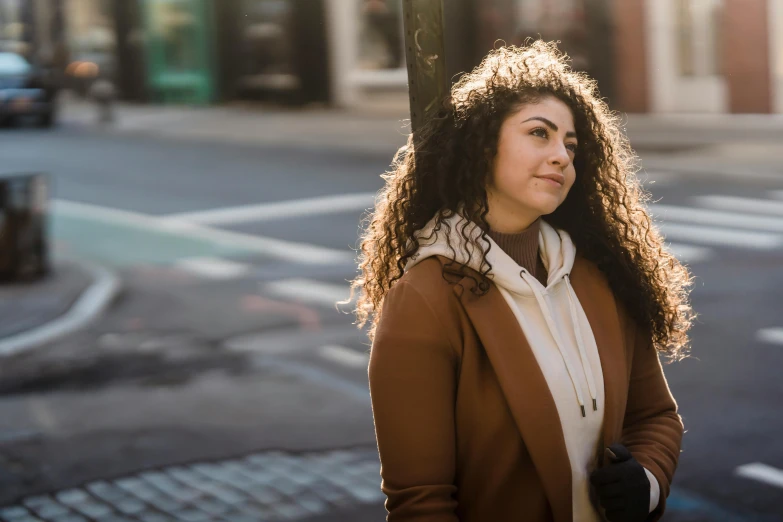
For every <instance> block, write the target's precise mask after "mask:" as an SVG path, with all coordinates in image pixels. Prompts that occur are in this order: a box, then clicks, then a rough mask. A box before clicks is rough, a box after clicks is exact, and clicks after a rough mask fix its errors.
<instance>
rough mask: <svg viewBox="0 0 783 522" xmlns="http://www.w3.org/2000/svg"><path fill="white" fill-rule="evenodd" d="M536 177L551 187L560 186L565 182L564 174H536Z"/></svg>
mask: <svg viewBox="0 0 783 522" xmlns="http://www.w3.org/2000/svg"><path fill="white" fill-rule="evenodd" d="M536 177H537V178H538V179H541V180H543V181H544V182H546V183H547V184H549V185H552V186H553V187H558V188H560V187H562V186H563V185H564V184H565V176H562V175H558V174H546V175H544V176H536Z"/></svg>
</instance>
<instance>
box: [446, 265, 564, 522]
mask: <svg viewBox="0 0 783 522" xmlns="http://www.w3.org/2000/svg"><path fill="white" fill-rule="evenodd" d="M475 284H476V283H475V281H474V280H473V279H472V278H469V277H468V278H465V279H463V280H462V281H461V282H460V284H458V285H455V287H454V288H455V292H456V293H457V294H458V295H460V300H461V301H462V304H463V307H464V309H465V311H466V313H467V314H468V316H469V317H470V320H471V323H472V324H473V326H474V328H475V329H476V332H477V333H478V336H479V338H480V339H481V343H482V345H483V346H484V349H485V351H486V353H487V356H488V357H489V360H490V363H491V364H492V368H493V369H494V371H495V374H496V375H497V378H498V381H499V383H500V387H501V389H502V390H503V394H504V395H505V397H506V400H507V401H508V405H509V409H510V410H511V414H512V415H513V417H514V421H515V422H516V424H517V428H518V429H519V432H520V434H521V435H522V440H524V442H525V445H526V446H527V449H528V452H529V454H530V457H531V459H532V461H533V465H534V466H535V467H536V471H537V472H538V476H539V477H540V479H541V482H542V484H543V487H544V491H545V492H546V496H547V498H548V499H549V503H550V505H551V506H552V512H553V515H554V520H555V522H566V521H571V520H572V519H573V507H572V496H571V495H572V493H571V463H570V461H569V459H568V452H567V450H566V446H565V439H564V438H563V429H562V426H561V424H560V417H559V415H558V413H557V408H556V406H555V401H554V399H553V398H552V394H551V392H550V391H549V386H548V385H547V383H546V380H545V378H544V374H543V373H542V372H541V369H540V367H539V365H538V362H537V361H536V358H535V355H534V354H533V351H532V350H531V349H530V345H529V344H528V342H527V339H526V338H525V335H524V334H523V332H522V328H521V327H520V326H519V323H518V321H517V319H516V317H515V316H514V313H513V312H512V311H511V309H510V308H509V306H508V303H506V301H505V299H504V298H503V296H502V295H501V293H500V291H499V290H498V289H497V287H496V286H495V285H490V289H489V292H488V293H487V294H486V295H484V296H480V297H479V296H476V295H474V294H473V292H471V288H472V287H473V286H474V285H475Z"/></svg>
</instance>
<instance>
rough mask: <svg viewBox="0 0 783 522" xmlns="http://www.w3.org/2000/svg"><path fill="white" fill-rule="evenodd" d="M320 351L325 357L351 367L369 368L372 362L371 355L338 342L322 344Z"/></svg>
mask: <svg viewBox="0 0 783 522" xmlns="http://www.w3.org/2000/svg"><path fill="white" fill-rule="evenodd" d="M318 352H319V353H320V354H321V356H322V357H324V358H325V359H329V360H330V361H333V362H336V363H337V364H341V365H343V366H348V367H351V368H367V365H368V364H369V362H370V357H369V356H368V355H367V354H366V353H360V352H357V351H356V350H351V349H350V348H347V347H345V346H340V345H337V344H327V345H325V346H321V348H319V350H318Z"/></svg>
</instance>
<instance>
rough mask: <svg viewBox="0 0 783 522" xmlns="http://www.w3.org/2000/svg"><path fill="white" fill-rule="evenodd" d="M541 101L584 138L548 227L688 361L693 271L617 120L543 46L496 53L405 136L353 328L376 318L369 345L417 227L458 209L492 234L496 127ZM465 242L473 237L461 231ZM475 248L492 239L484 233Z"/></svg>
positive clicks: (358, 286) (365, 267)
mask: <svg viewBox="0 0 783 522" xmlns="http://www.w3.org/2000/svg"><path fill="white" fill-rule="evenodd" d="M545 97H554V98H556V99H559V100H561V101H562V102H564V103H565V104H566V105H567V106H568V107H570V109H571V112H572V114H573V117H574V124H575V127H576V132H577V136H578V138H579V145H578V149H577V154H576V157H575V159H574V167H575V170H576V181H575V183H574V186H573V187H572V188H571V190H570V192H569V194H568V196H567V198H566V199H565V201H564V202H563V203H562V204H561V205H560V206H559V207H558V208H557V210H555V211H554V212H553V213H552V214H549V215H548V216H547V217H546V221H547V222H548V223H550V224H551V225H552V226H554V227H556V228H560V229H563V230H565V231H566V232H568V233H569V234H570V236H571V239H572V240H573V242H574V244H575V246H576V248H577V252H579V254H580V255H581V256H582V257H584V258H586V259H588V260H590V261H592V262H593V263H595V265H596V266H597V267H598V269H599V270H600V271H601V272H602V273H603V274H604V275H605V276H606V278H607V280H608V282H609V285H610V287H611V289H612V291H613V292H614V294H615V296H616V297H617V298H618V300H619V301H620V302H621V303H622V304H623V305H624V306H625V308H626V310H627V311H628V313H629V315H630V316H631V317H632V318H633V319H634V320H635V321H636V322H637V324H639V325H641V326H642V327H646V328H647V329H648V330H649V332H650V335H651V337H652V343H653V346H654V347H655V349H657V350H658V351H659V352H660V353H665V354H667V355H668V356H670V358H672V359H675V360H676V359H681V358H683V357H685V356H686V355H687V350H688V349H689V345H688V344H689V340H688V330H689V329H690V327H691V324H692V322H693V319H694V318H695V315H694V314H693V311H692V309H691V307H690V304H689V287H690V286H691V284H692V280H691V275H690V273H689V271H688V269H687V268H686V267H685V266H683V265H682V264H681V263H680V262H679V261H678V260H677V259H676V258H675V257H674V256H673V255H672V254H670V253H669V252H668V251H667V250H666V249H665V248H664V243H663V239H662V237H661V235H660V234H659V232H658V230H657V229H656V228H655V226H654V225H653V223H652V221H651V219H650V217H649V215H648V212H647V210H646V207H645V204H646V202H647V201H648V200H649V197H650V195H649V194H648V193H647V192H645V191H644V190H643V188H642V187H641V185H640V182H639V180H638V178H637V176H636V170H637V161H636V157H635V155H634V153H633V151H632V150H631V148H630V145H629V143H628V141H627V139H626V138H625V136H624V134H623V133H622V132H621V123H620V117H619V116H618V115H617V114H616V113H614V112H612V111H611V110H610V109H609V107H608V106H607V104H606V103H605V102H604V101H603V100H602V99H601V98H600V95H599V93H598V90H597V86H596V83H595V81H594V80H592V79H590V78H589V77H588V76H587V75H585V74H584V73H581V72H576V71H574V70H572V69H571V67H570V65H569V64H568V57H567V56H566V55H564V54H562V53H561V52H560V51H559V50H558V49H557V46H556V44H555V43H554V42H552V43H546V42H543V41H540V40H538V41H535V42H530V41H528V42H526V44H525V45H524V46H522V47H517V46H505V47H501V48H498V49H495V50H493V51H491V52H490V53H489V54H488V55H487V57H486V58H485V59H484V60H483V61H482V63H481V64H480V65H479V66H478V67H476V68H475V69H474V70H473V71H472V72H470V73H469V74H465V75H463V76H462V77H461V78H460V79H459V81H458V82H457V83H456V84H455V85H454V86H453V87H452V89H451V95H450V96H449V97H447V98H448V99H446V100H445V101H444V103H443V105H442V108H440V109H439V110H438V111H437V112H436V114H434V115H433V116H432V117H430V118H429V119H428V120H427V121H426V122H425V123H424V124H423V126H422V128H421V129H417V131H416V133H415V137H414V135H411V136H409V138H408V142H407V145H405V146H403V147H401V148H400V149H399V150H398V151H397V153H396V154H395V156H394V159H393V162H392V165H391V170H390V171H388V172H386V173H385V174H383V175H382V178H383V179H384V180H385V181H386V186H385V188H384V189H383V190H382V191H381V192H380V193H379V195H378V198H377V199H376V205H375V209H374V212H372V214H371V215H370V216H369V217H368V218H367V221H368V222H369V224H368V225H367V228H366V230H365V233H364V234H363V236H362V239H361V247H360V248H361V252H360V265H359V267H360V269H361V275H360V276H359V277H357V278H356V279H355V280H354V281H353V282H352V286H351V296H352V298H353V296H354V294H355V292H356V291H359V293H360V296H359V299H358V300H357V304H356V308H355V310H354V313H355V314H356V317H357V324H358V326H359V327H360V328H361V327H363V326H365V325H366V324H367V322H368V321H371V328H370V332H369V333H370V339H373V337H374V333H375V328H376V326H377V323H378V319H379V317H380V311H381V308H382V306H383V300H384V297H385V296H386V294H387V292H388V291H389V289H390V288H391V286H392V285H393V284H394V283H395V282H396V281H397V280H398V279H400V278H401V277H402V275H403V273H404V267H405V264H406V263H407V261H408V260H409V259H410V258H411V256H412V255H413V254H414V253H415V252H416V250H417V249H418V247H419V241H418V239H417V238H416V236H415V232H416V231H418V230H420V229H422V228H423V227H424V226H425V225H426V224H427V223H428V222H429V221H430V220H431V219H433V217H435V216H440V217H439V218H437V219H436V223H437V224H438V226H440V225H441V224H442V223H441V221H442V219H443V218H445V217H447V216H449V215H453V214H454V213H456V212H459V213H461V214H462V216H463V217H464V218H465V219H467V220H469V221H471V222H473V223H476V224H477V225H479V226H480V227H481V228H482V229H483V230H484V231H486V230H488V229H489V226H488V224H487V221H486V216H487V213H488V203H487V192H486V187H487V184H488V182H489V180H490V176H491V174H492V167H491V166H492V164H493V160H494V158H495V156H496V154H497V148H498V138H499V133H500V127H501V124H502V123H503V121H504V120H505V119H506V118H507V117H508V116H510V115H511V114H513V113H514V112H516V111H517V110H518V109H519V108H521V107H522V106H524V105H525V104H528V103H536V102H538V101H540V100H541V99H543V98H545ZM462 235H463V237H464V239H465V240H466V241H471V240H470V239H469V237H468V236H466V235H465V231H464V228H463V230H462ZM481 240H482V241H487V237H486V232H483V233H482V234H481ZM472 243H473V245H475V246H479V245H477V244H476V241H475V240H472ZM484 244H485V245H486V244H488V243H484ZM479 248H480V247H479ZM476 251H478V252H484V254H483V259H482V266H484V265H489V263H488V262H487V261H486V249H485V248H480V249H479V250H476ZM490 268H491V267H490ZM490 268H487V269H486V270H482V271H481V273H480V274H479V276H480V277H481V278H482V284H479V285H476V286H475V287H474V288H479V289H480V290H479V292H481V293H482V295H483V293H486V291H487V290H488V289H489V284H488V282H487V278H486V274H487V273H488V272H489V270H490ZM445 271H446V268H444V272H445ZM474 273H475V272H474ZM444 277H445V273H444Z"/></svg>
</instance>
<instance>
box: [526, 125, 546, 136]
mask: <svg viewBox="0 0 783 522" xmlns="http://www.w3.org/2000/svg"><path fill="white" fill-rule="evenodd" d="M530 134H533V135H535V136H538V137H539V138H546V137H547V136H549V133H547V131H546V129H545V128H543V127H539V128H537V129H533V131H532V132H531V133H530Z"/></svg>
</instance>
